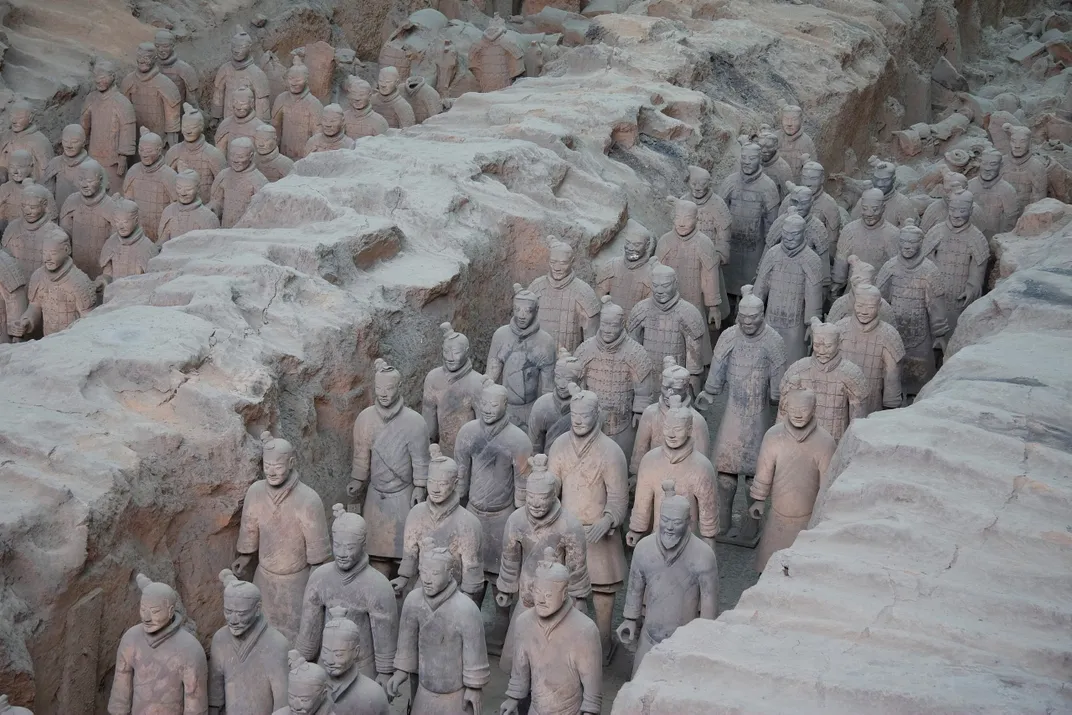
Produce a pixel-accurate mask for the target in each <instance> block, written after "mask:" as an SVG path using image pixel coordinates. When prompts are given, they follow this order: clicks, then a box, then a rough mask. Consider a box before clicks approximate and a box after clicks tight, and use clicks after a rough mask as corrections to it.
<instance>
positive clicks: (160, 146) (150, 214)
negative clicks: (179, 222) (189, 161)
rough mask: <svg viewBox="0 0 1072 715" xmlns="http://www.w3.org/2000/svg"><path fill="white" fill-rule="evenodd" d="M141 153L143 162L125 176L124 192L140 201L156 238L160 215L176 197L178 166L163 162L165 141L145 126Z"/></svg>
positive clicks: (149, 232) (145, 223) (151, 234)
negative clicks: (174, 166) (172, 166)
mask: <svg viewBox="0 0 1072 715" xmlns="http://www.w3.org/2000/svg"><path fill="white" fill-rule="evenodd" d="M138 155H139V156H140V157H141V163H139V164H135V165H134V166H132V167H130V171H128V172H127V175H126V177H125V178H124V179H123V196H125V197H127V198H128V199H131V200H132V201H134V202H135V203H137V204H138V209H139V210H140V211H141V218H142V225H143V226H144V227H145V234H146V235H147V236H148V237H149V238H150V239H152V240H153V241H156V240H158V238H159V234H158V230H159V228H160V217H161V216H162V215H163V214H164V209H166V208H167V207H168V205H169V204H170V203H171V202H172V201H174V200H175V170H174V169H172V168H171V167H170V166H168V165H167V164H166V163H165V162H164V142H163V141H162V140H161V139H160V137H159V136H157V135H156V134H153V133H152V132H150V131H147V130H146V128H145V127H142V128H141V140H140V141H139V142H138Z"/></svg>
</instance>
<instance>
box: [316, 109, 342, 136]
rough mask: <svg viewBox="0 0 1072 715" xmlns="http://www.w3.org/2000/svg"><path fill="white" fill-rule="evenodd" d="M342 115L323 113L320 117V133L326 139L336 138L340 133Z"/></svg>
mask: <svg viewBox="0 0 1072 715" xmlns="http://www.w3.org/2000/svg"><path fill="white" fill-rule="evenodd" d="M342 125H343V120H342V115H341V114H339V113H338V112H324V114H323V115H322V116H321V117H320V131H322V132H323V133H324V136H326V137H336V136H338V135H339V132H341V131H342Z"/></svg>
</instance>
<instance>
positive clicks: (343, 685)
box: [328, 662, 361, 703]
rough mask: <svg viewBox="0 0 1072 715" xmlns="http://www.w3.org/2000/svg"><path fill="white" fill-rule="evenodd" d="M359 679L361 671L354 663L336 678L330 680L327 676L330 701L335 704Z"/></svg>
mask: <svg viewBox="0 0 1072 715" xmlns="http://www.w3.org/2000/svg"><path fill="white" fill-rule="evenodd" d="M360 677H361V669H360V668H358V667H357V663H356V662H355V663H354V664H353V665H351V666H350V669H349V670H348V671H346V672H345V673H343V674H342V676H340V677H338V678H332V677H331V676H328V683H329V684H330V685H331V695H332V700H334V701H335V702H336V703H338V702H339V700H341V699H342V696H343V695H345V694H346V691H347V690H349V689H350V686H352V685H353V684H354V683H356V682H357V681H358V679H359V678H360Z"/></svg>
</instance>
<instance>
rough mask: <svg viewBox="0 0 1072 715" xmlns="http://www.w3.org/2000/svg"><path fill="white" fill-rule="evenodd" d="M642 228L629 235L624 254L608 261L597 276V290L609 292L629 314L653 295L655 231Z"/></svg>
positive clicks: (602, 294) (607, 293)
mask: <svg viewBox="0 0 1072 715" xmlns="http://www.w3.org/2000/svg"><path fill="white" fill-rule="evenodd" d="M637 226H640V225H639V224H637ZM640 229H641V230H639V231H636V232H634V233H630V234H629V235H627V236H626V239H625V245H624V246H623V250H622V255H620V256H615V257H614V258H612V259H610V260H609V261H607V263H605V264H604V265H603V266H602V267H601V268H600V269H599V271H598V274H597V276H596V292H597V293H598V294H599V295H600V296H604V295H609V296H610V297H611V300H613V301H614V302H615V303H616V304H618V305H620V306H621V307H622V310H624V311H625V312H626V314H627V315H628V314H629V311H631V310H632V309H633V306H634V305H636V304H637V303H639V302H640V301H642V300H644V299H645V298H647V297H648V296H650V295H651V264H652V256H651V247H652V235H651V232H650V231H648V230H647V229H646V228H643V227H642V226H640Z"/></svg>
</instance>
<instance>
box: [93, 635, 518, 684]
mask: <svg viewBox="0 0 1072 715" xmlns="http://www.w3.org/2000/svg"><path fill="white" fill-rule="evenodd" d="M527 635H528V634H525V633H518V634H517V636H518V637H517V639H516V640H515V641H514V664H513V666H511V668H510V682H509V683H508V684H507V685H506V697H508V698H513V699H514V700H524V699H525V698H527V697H528V696H529V688H530V686H531V678H532V668H531V666H530V665H529V652H528V648H526V647H525V640H527ZM113 692H114V691H113Z"/></svg>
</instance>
